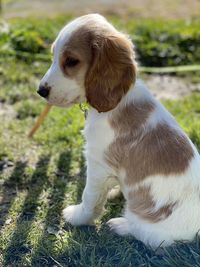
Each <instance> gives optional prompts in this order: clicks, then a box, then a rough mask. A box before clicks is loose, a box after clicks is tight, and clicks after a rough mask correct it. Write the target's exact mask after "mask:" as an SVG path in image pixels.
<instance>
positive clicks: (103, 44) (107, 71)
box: [85, 34, 136, 112]
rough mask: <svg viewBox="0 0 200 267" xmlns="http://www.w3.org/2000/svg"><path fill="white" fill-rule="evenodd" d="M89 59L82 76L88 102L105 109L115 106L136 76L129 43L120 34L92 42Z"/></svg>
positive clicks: (101, 109)
mask: <svg viewBox="0 0 200 267" xmlns="http://www.w3.org/2000/svg"><path fill="white" fill-rule="evenodd" d="M92 52H93V60H92V63H91V67H89V69H88V72H87V74H86V78H85V88H86V97H87V101H88V103H89V104H90V105H91V106H92V107H94V108H95V109H97V110H98V112H106V111H109V110H111V109H113V108H115V107H116V106H117V104H118V103H119V101H120V100H121V98H122V97H123V95H125V94H126V93H127V91H128V90H129V88H130V86H131V84H132V83H133V82H134V81H135V79H136V63H135V60H134V51H133V44H132V43H131V41H130V40H129V39H128V38H126V37H125V36H124V35H123V34H116V35H111V36H103V37H102V36H99V37H98V39H97V40H94V41H93V46H92Z"/></svg>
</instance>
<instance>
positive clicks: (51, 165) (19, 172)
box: [0, 20, 200, 267]
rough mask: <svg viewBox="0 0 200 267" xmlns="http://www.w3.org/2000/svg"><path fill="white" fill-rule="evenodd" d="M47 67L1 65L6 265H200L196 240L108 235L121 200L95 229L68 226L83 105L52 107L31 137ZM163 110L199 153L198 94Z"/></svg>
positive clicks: (80, 170) (75, 198)
mask: <svg viewBox="0 0 200 267" xmlns="http://www.w3.org/2000/svg"><path fill="white" fill-rule="evenodd" d="M30 21H31V20H30ZM37 23H41V25H43V24H45V21H41V22H37ZM30 24H31V23H30ZM21 25H23V20H22V22H21ZM34 25H35V24H34ZM38 25H39V24H38ZM58 25H60V22H59V23H58ZM56 27H57V26H55V31H54V33H56ZM41 29H42V27H41V28H40V30H41ZM49 42H50V41H49ZM46 53H47V52H46ZM49 63H50V62H49V61H48V60H47V61H41V60H37V59H32V62H31V64H30V62H29V61H26V60H22V59H19V58H18V57H10V56H6V55H5V57H4V60H1V61H0V87H1V90H0V121H1V124H0V136H1V137H0V185H1V186H0V201H1V206H0V229H1V230H0V231H1V232H0V233H1V234H0V266H6V267H8V266H14V267H18V266H23V267H24V266H34V267H39V266H70V267H71V266H94V267H96V266H123V267H124V266H125V267H127V266H137V267H138V266H141V267H142V266H143V267H144V266H152V267H154V266H155V267H156V266H166V267H168V266H177V267H180V266H181V267H182V266H183V267H185V266H194V267H197V266H200V240H199V238H198V236H197V237H196V239H195V240H194V241H193V242H190V243H187V242H182V243H181V242H179V243H176V244H175V245H173V246H171V247H168V248H165V249H160V248H158V249H157V250H152V249H151V248H149V247H146V246H144V244H143V243H142V242H140V241H138V240H136V239H134V238H133V237H126V238H122V237H118V236H116V235H114V234H113V233H110V232H109V231H108V229H107V227H106V226H105V222H106V221H107V220H108V219H109V218H111V217H114V216H119V215H120V214H121V211H122V207H123V202H124V200H123V198H122V197H121V198H118V199H115V200H112V201H109V202H108V203H107V205H106V212H105V214H104V215H103V217H102V218H101V219H100V220H98V221H97V223H96V226H95V227H79V228H74V227H71V226H70V225H68V224H65V223H64V221H63V219H62V216H61V213H62V209H63V208H64V207H65V206H67V205H70V204H72V203H73V204H74V203H79V202H80V199H81V193H82V190H83V187H84V183H85V162H84V158H83V144H84V140H83V138H82V135H81V130H82V129H83V126H84V115H83V113H82V112H81V111H80V110H79V107H78V106H75V107H73V108H71V109H68V110H66V109H59V108H53V109H52V110H51V112H50V114H49V116H48V118H47V119H46V121H45V122H44V124H43V125H42V127H41V128H40V129H39V131H38V132H37V133H36V135H35V137H34V139H28V138H27V133H28V132H29V130H30V128H31V126H32V125H33V123H34V121H35V119H36V116H37V115H38V114H39V113H40V111H41V110H42V109H43V107H44V103H43V102H42V100H41V99H40V98H39V97H38V96H37V95H36V88H37V85H38V83H39V80H40V78H41V77H42V75H43V74H44V73H45V71H46V70H47V68H48V66H49ZM164 104H165V105H166V107H167V108H168V109H169V110H170V111H171V112H172V113H173V115H174V116H175V117H176V119H177V120H178V122H179V123H180V124H181V126H182V127H183V128H184V129H185V131H186V132H187V133H188V134H189V135H190V137H191V138H192V140H193V141H194V143H195V144H196V145H197V146H198V148H200V95H199V94H198V93H196V94H192V95H191V96H189V97H187V98H185V99H182V100H180V101H176V102H172V101H167V102H165V103H164ZM180 223H181V222H180Z"/></svg>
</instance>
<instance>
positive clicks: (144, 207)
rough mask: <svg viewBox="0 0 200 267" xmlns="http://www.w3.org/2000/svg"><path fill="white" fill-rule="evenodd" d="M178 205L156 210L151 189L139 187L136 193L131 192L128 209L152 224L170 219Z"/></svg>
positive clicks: (164, 206) (172, 204)
mask: <svg viewBox="0 0 200 267" xmlns="http://www.w3.org/2000/svg"><path fill="white" fill-rule="evenodd" d="M176 205H177V203H176V202H175V203H166V204H165V205H163V206H162V207H160V208H157V209H156V204H155V202H154V200H153V198H152V196H151V194H150V188H149V187H144V186H143V187H142V186H141V187H139V188H138V189H137V190H136V191H131V192H129V195H128V208H129V209H130V211H132V212H133V213H134V214H136V215H138V216H139V217H141V218H142V219H144V220H147V221H149V222H152V223H156V222H159V221H161V220H165V219H166V218H168V217H169V216H170V215H171V214H172V212H173V209H174V208H175V206H176Z"/></svg>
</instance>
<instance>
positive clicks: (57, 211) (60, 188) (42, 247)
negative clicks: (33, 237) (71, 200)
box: [31, 152, 71, 266]
mask: <svg viewBox="0 0 200 267" xmlns="http://www.w3.org/2000/svg"><path fill="white" fill-rule="evenodd" d="M70 167H71V153H70V152H63V153H62V154H61V155H60V157H59V160H58V168H57V176H56V177H55V179H54V183H53V187H52V190H51V192H50V194H49V199H50V202H49V206H48V207H47V209H48V212H47V215H46V217H45V221H44V231H43V234H42V235H41V237H40V239H39V241H38V244H37V249H36V251H34V253H33V255H32V259H31V266H53V265H54V264H55V262H54V261H53V260H52V257H50V256H47V254H52V255H53V251H54V246H56V244H55V242H56V241H57V235H58V234H59V231H60V227H61V217H62V210H63V209H64V200H65V193H66V188H67V184H68V181H69V172H70ZM55 266H57V265H55Z"/></svg>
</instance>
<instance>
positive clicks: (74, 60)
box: [65, 57, 80, 68]
mask: <svg viewBox="0 0 200 267" xmlns="http://www.w3.org/2000/svg"><path fill="white" fill-rule="evenodd" d="M79 62H80V61H79V60H78V59H77V58H73V57H67V58H66V61H65V66H66V67H69V68H72V67H75V66H76V65H77V64H78V63H79Z"/></svg>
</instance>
